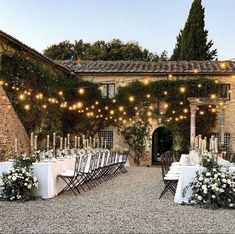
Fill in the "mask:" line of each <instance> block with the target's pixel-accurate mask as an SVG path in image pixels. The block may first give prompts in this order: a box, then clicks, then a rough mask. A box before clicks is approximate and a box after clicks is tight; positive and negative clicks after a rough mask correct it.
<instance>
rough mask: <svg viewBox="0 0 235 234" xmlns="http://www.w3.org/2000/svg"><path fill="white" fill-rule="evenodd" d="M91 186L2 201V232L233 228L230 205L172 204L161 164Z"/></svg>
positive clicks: (223, 230)
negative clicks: (74, 191) (45, 197)
mask: <svg viewBox="0 0 235 234" xmlns="http://www.w3.org/2000/svg"><path fill="white" fill-rule="evenodd" d="M128 170H129V172H128V173H127V174H122V175H119V176H117V177H115V178H114V179H112V180H109V181H107V182H105V183H103V184H101V185H99V186H97V187H95V188H93V189H92V190H90V191H87V192H85V193H82V195H80V196H77V197H76V196H74V195H73V194H72V193H69V192H68V193H66V194H64V195H60V196H58V197H56V198H53V199H49V200H42V199H38V200H35V201H30V202H26V203H17V202H12V203H10V202H0V233H20V232H21V233H75V232H76V233H160V232H161V233H162V232H165V233H170V232H171V233H177V232H178V233H179V232H180V233H182V232H184V233H186V232H187V233H189V232H190V233H199V232H200V233H234V232H235V222H234V221H235V212H234V210H229V209H228V210H226V209H221V210H208V209H202V208H199V207H197V206H181V205H176V204H175V203H174V201H173V196H172V195H171V194H170V193H168V194H167V195H166V196H164V197H163V198H162V199H161V200H159V199H158V197H159V194H160V192H161V191H162V188H163V183H162V181H161V170H160V168H156V167H152V168H143V167H142V168H136V167H131V168H129V169H128Z"/></svg>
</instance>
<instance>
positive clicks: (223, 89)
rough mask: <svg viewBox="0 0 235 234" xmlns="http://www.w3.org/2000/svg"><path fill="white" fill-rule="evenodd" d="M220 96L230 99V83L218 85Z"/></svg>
mask: <svg viewBox="0 0 235 234" xmlns="http://www.w3.org/2000/svg"><path fill="white" fill-rule="evenodd" d="M219 87H220V88H219V92H220V97H221V98H225V99H228V100H230V84H220V85H219Z"/></svg>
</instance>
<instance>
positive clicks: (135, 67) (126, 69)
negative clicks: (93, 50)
mask: <svg viewBox="0 0 235 234" xmlns="http://www.w3.org/2000/svg"><path fill="white" fill-rule="evenodd" d="M56 62H58V63H59V64H61V65H63V66H65V67H66V68H67V69H69V70H70V71H71V72H74V73H145V74H156V75H165V74H179V75H190V74H199V75H202V74H203V75H210V74H213V75H215V74H218V75H222V74H235V62H234V61H177V62H175V61H169V62H143V61H86V60H85V61H82V62H81V64H77V63H76V61H71V60H65V61H56Z"/></svg>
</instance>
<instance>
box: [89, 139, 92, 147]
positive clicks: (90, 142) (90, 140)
mask: <svg viewBox="0 0 235 234" xmlns="http://www.w3.org/2000/svg"><path fill="white" fill-rule="evenodd" d="M89 145H90V146H92V138H91V137H89Z"/></svg>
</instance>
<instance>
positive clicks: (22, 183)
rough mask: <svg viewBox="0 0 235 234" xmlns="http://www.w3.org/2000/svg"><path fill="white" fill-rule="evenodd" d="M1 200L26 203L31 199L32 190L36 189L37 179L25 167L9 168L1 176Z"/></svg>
mask: <svg viewBox="0 0 235 234" xmlns="http://www.w3.org/2000/svg"><path fill="white" fill-rule="evenodd" d="M2 187H3V190H2V198H3V199H7V200H10V201H13V200H21V201H26V200H30V199H32V198H33V194H32V189H33V188H38V179H37V178H36V177H35V176H33V175H32V171H31V170H27V168H26V167H23V168H20V167H17V168H14V167H11V168H9V169H8V170H7V171H5V172H3V175H2Z"/></svg>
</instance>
